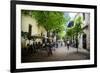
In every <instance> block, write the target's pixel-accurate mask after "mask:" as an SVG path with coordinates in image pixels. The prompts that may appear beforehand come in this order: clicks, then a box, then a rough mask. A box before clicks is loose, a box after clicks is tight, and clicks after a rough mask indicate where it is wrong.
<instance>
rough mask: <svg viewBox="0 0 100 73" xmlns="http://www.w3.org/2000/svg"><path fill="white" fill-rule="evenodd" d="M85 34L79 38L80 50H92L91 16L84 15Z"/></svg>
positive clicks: (83, 26)
mask: <svg viewBox="0 0 100 73" xmlns="http://www.w3.org/2000/svg"><path fill="white" fill-rule="evenodd" d="M83 20H84V21H83V25H82V28H83V32H84V33H83V34H81V36H80V37H79V48H84V49H87V50H90V14H89V13H83Z"/></svg>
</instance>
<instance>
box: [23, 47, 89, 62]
mask: <svg viewBox="0 0 100 73" xmlns="http://www.w3.org/2000/svg"><path fill="white" fill-rule="evenodd" d="M89 58H90V54H89V52H88V51H87V50H85V49H78V52H77V48H73V47H70V48H69V50H68V49H67V48H66V47H59V48H56V49H55V50H53V54H52V55H51V56H48V55H47V52H46V51H43V50H42V51H41V50H39V51H38V53H35V54H34V53H32V54H31V55H27V56H24V57H22V62H23V63H25V62H45V61H46V62H47V61H67V60H87V59H89Z"/></svg>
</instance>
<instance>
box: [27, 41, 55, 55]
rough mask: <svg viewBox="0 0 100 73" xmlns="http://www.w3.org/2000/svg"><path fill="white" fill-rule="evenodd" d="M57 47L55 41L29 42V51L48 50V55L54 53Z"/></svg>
mask: <svg viewBox="0 0 100 73" xmlns="http://www.w3.org/2000/svg"><path fill="white" fill-rule="evenodd" d="M53 48H55V43H53V42H42V43H41V42H33V44H27V52H28V53H30V54H32V53H38V51H39V50H40V51H42V50H44V51H46V52H47V54H48V56H49V55H52V54H53V53H52V50H53Z"/></svg>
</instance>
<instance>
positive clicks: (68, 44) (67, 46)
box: [67, 40, 70, 50]
mask: <svg viewBox="0 0 100 73" xmlns="http://www.w3.org/2000/svg"><path fill="white" fill-rule="evenodd" d="M69 44H70V42H69V40H68V41H67V48H68V50H69Z"/></svg>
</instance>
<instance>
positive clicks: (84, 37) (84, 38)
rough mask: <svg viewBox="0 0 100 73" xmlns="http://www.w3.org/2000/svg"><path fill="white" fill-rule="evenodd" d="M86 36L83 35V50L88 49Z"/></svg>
mask: <svg viewBox="0 0 100 73" xmlns="http://www.w3.org/2000/svg"><path fill="white" fill-rule="evenodd" d="M86 37H87V36H86V34H83V48H84V49H86V48H87V42H86Z"/></svg>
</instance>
